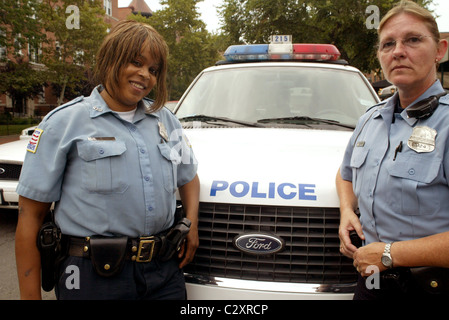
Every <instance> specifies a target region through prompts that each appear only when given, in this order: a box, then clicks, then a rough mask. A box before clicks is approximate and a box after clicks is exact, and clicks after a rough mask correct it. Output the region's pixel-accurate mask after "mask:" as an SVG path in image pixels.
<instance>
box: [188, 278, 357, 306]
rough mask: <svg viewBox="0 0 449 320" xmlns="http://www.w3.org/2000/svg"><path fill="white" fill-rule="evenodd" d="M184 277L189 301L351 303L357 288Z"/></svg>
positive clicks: (352, 286) (350, 285)
mask: <svg viewBox="0 0 449 320" xmlns="http://www.w3.org/2000/svg"><path fill="white" fill-rule="evenodd" d="M185 277H186V288H187V299H189V300H256V299H257V300H352V297H353V292H354V289H355V286H356V284H355V283H353V284H346V285H323V284H303V283H283V282H267V281H252V280H251V281H250V280H237V279H229V278H219V277H215V278H205V277H202V276H195V275H191V274H186V275H185Z"/></svg>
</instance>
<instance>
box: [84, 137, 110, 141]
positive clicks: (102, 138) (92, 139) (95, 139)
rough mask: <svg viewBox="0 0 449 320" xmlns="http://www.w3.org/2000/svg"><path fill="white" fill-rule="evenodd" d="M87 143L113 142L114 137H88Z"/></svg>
mask: <svg viewBox="0 0 449 320" xmlns="http://www.w3.org/2000/svg"><path fill="white" fill-rule="evenodd" d="M87 140H89V141H115V137H89V138H87Z"/></svg>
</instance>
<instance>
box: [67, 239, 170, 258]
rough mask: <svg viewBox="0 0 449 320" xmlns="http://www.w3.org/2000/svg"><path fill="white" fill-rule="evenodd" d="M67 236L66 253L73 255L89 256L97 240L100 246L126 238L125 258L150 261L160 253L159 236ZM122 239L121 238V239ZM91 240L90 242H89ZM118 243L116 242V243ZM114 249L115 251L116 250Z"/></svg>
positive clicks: (160, 241)
mask: <svg viewBox="0 0 449 320" xmlns="http://www.w3.org/2000/svg"><path fill="white" fill-rule="evenodd" d="M67 238H68V254H69V256H74V257H83V258H89V259H90V258H91V254H92V252H93V251H94V250H95V249H94V248H93V247H92V243H93V242H94V241H98V242H99V246H101V247H102V248H104V247H106V246H111V244H110V242H111V241H113V242H120V241H125V240H126V245H124V250H125V252H124V257H125V259H126V260H131V261H135V262H150V261H151V260H152V259H153V257H158V256H159V254H160V253H161V248H162V243H163V241H162V240H161V238H160V237H159V236H151V237H139V238H125V237H124V238H115V237H114V238H112V237H111V238H108V237H72V236H67ZM121 239H123V240H121ZM91 240H92V243H91ZM117 245H118V243H117ZM117 250H118V249H116V250H115V251H117Z"/></svg>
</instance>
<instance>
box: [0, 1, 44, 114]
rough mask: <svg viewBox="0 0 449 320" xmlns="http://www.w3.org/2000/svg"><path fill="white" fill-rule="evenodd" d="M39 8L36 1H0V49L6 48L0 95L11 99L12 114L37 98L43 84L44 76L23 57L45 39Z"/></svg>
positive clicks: (0, 70)
mask: <svg viewBox="0 0 449 320" xmlns="http://www.w3.org/2000/svg"><path fill="white" fill-rule="evenodd" d="M39 7H40V3H39V1H38V0H29V1H17V0H3V1H0V18H1V20H0V47H3V48H6V56H4V57H2V58H3V59H2V60H3V63H1V65H0V73H1V81H0V93H6V94H7V95H8V96H10V97H11V99H12V103H13V113H23V112H24V110H23V102H24V101H25V100H26V99H29V98H33V97H35V96H37V95H38V94H39V93H40V92H41V91H42V86H43V85H44V84H45V73H43V72H42V70H39V68H40V66H39V65H33V64H32V63H30V61H29V57H28V56H27V55H26V52H28V49H31V48H39V47H40V45H41V43H42V42H43V41H44V39H45V36H44V35H43V34H42V33H41V24H40V21H39V18H38V14H37V13H38V12H39ZM0 62H1V61H0Z"/></svg>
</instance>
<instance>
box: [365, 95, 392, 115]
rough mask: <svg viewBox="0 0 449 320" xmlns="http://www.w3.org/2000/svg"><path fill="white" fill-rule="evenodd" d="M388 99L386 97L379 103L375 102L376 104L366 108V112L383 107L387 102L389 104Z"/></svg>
mask: <svg viewBox="0 0 449 320" xmlns="http://www.w3.org/2000/svg"><path fill="white" fill-rule="evenodd" d="M390 99H391V98H390ZM388 100H389V99H385V100H383V101H381V102H379V103H378V104H375V105H373V106H371V107H369V108H368V109H366V112H368V111H370V110H371V109H373V108H378V109H380V108H382V107H383V106H384V105H385V104H387V102H388Z"/></svg>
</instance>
